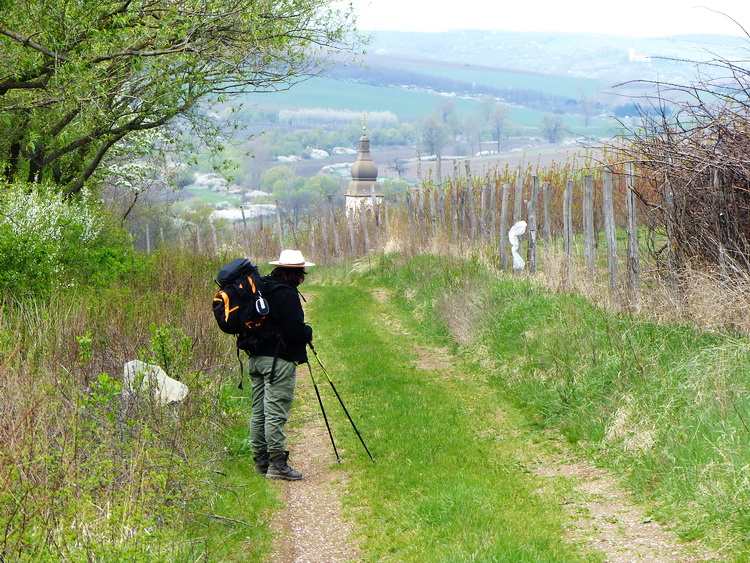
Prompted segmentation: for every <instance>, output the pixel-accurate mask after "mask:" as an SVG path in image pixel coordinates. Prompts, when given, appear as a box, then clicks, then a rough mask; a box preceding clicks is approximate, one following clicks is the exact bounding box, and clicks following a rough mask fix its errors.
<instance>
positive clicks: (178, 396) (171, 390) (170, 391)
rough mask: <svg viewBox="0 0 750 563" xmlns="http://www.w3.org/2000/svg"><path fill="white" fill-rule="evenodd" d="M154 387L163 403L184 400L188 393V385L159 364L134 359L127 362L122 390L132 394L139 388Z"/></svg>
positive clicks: (155, 393)
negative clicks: (170, 375)
mask: <svg viewBox="0 0 750 563" xmlns="http://www.w3.org/2000/svg"><path fill="white" fill-rule="evenodd" d="M150 389H153V392H154V396H155V397H156V398H157V399H158V400H159V402H160V403H161V404H163V405H166V404H169V403H176V402H179V401H182V400H183V399H184V398H185V397H186V396H187V393H188V388H187V385H185V384H184V383H181V382H179V381H177V380H176V379H172V378H171V377H169V376H168V375H167V374H166V372H165V371H164V370H163V369H161V368H160V367H159V366H155V365H152V364H147V363H146V362H141V361H140V360H132V361H130V362H128V363H126V364H125V370H124V373H123V386H122V392H123V393H124V394H126V395H131V394H134V393H136V392H137V391H139V390H141V391H142V390H150Z"/></svg>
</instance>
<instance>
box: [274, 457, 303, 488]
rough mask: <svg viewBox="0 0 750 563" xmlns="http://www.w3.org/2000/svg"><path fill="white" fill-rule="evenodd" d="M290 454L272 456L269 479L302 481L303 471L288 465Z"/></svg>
mask: <svg viewBox="0 0 750 563" xmlns="http://www.w3.org/2000/svg"><path fill="white" fill-rule="evenodd" d="M288 459H289V452H280V453H272V454H270V464H269V466H268V472H267V473H266V477H268V478H269V479H284V480H285V481H299V480H300V479H302V471H297V470H296V469H292V468H291V467H289V466H288V465H287V463H286V462H287V460H288Z"/></svg>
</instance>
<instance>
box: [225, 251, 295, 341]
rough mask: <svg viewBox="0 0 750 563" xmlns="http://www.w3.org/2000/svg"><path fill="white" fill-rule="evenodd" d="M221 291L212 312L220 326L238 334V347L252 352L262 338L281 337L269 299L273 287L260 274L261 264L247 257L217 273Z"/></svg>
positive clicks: (235, 261) (230, 332)
mask: <svg viewBox="0 0 750 563" xmlns="http://www.w3.org/2000/svg"><path fill="white" fill-rule="evenodd" d="M216 283H217V284H219V290H218V291H217V292H216V294H215V295H214V299H213V311H214V317H215V318H216V323H217V324H218V325H219V328H220V329H221V330H222V331H223V332H225V333H227V334H232V335H234V336H236V337H237V348H239V349H240V350H245V351H246V352H250V353H252V352H253V350H254V348H255V346H256V345H257V344H258V342H260V341H261V340H267V339H270V338H274V337H278V336H279V334H280V331H279V329H278V327H276V326H274V322H273V319H272V317H271V314H270V313H271V311H270V307H269V305H268V301H267V300H266V298H265V297H264V292H266V294H268V293H269V292H270V291H271V290H272V288H271V287H269V285H270V284H269V282H267V281H266V280H265V279H263V278H261V277H260V273H259V272H258V267H257V266H256V265H255V264H253V263H252V262H251V261H250V260H248V259H247V258H235V259H234V260H232V261H231V262H230V263H229V264H227V265H226V266H224V267H223V268H221V270H219V273H218V275H217V276H216Z"/></svg>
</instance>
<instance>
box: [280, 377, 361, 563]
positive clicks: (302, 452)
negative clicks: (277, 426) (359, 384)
mask: <svg viewBox="0 0 750 563" xmlns="http://www.w3.org/2000/svg"><path fill="white" fill-rule="evenodd" d="M303 370H304V371H303ZM297 378H298V379H297V381H298V387H297V394H298V395H299V394H304V395H309V396H312V397H314V395H315V391H314V389H313V386H312V384H311V383H310V378H309V373H308V372H307V370H306V369H305V368H304V367H302V366H301V367H300V368H299V370H298V372H297ZM312 400H313V401H316V400H317V399H312ZM323 400H324V405H325V406H326V407H327V403H325V398H324V399H323ZM308 402H309V401H308ZM295 406H296V407H298V408H299V407H300V405H299V404H297V405H295ZM315 406H316V407H317V403H315ZM326 411H328V408H326ZM292 416H295V417H296V418H297V419H298V420H299V419H300V418H301V424H298V425H296V426H295V427H293V428H291V429H288V435H289V442H290V448H291V451H292V455H291V456H290V460H289V462H290V465H291V466H292V467H294V468H295V469H299V470H300V471H302V474H303V479H302V480H301V481H295V482H287V481H277V483H278V486H279V487H280V489H281V497H282V500H283V502H284V506H283V508H282V509H281V510H280V511H279V512H278V513H277V514H276V516H275V518H274V520H273V522H272V524H271V525H272V527H273V529H275V530H277V534H276V542H275V544H274V554H273V556H272V558H271V560H272V561H277V562H279V563H324V562H325V563H339V562H345V561H359V560H360V559H361V557H360V553H359V550H358V549H357V546H356V543H355V542H354V541H353V540H352V539H351V537H350V535H351V531H352V525H351V522H349V521H348V520H345V519H344V518H343V517H342V514H341V500H340V499H341V495H342V494H343V491H344V489H345V487H346V484H347V481H348V474H347V472H346V469H345V463H346V461H344V462H343V463H344V465H343V466H342V467H335V465H336V456H335V455H334V453H333V448H332V446H331V442H330V438H329V437H328V432H327V431H326V427H325V422H324V421H323V418H322V416H320V414H319V412H316V411H313V410H312V408H310V407H309V406H308V408H307V409H306V411H305V412H298V413H294V411H293V414H292ZM339 453H341V452H339Z"/></svg>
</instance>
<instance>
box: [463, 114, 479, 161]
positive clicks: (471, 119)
mask: <svg viewBox="0 0 750 563" xmlns="http://www.w3.org/2000/svg"><path fill="white" fill-rule="evenodd" d="M463 128H464V135H465V136H466V142H467V143H469V149H470V152H471V154H474V153H475V152H476V151H475V150H474V147H479V150H481V147H482V124H481V122H480V121H479V118H478V117H477V116H475V115H472V114H469V115H467V116H466V117H465V118H464V127H463Z"/></svg>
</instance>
